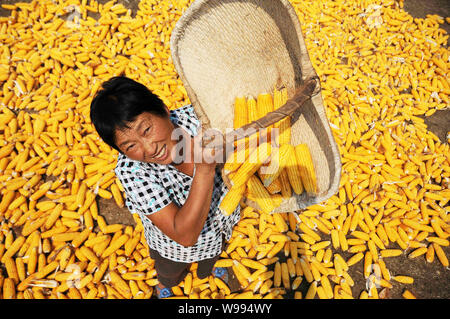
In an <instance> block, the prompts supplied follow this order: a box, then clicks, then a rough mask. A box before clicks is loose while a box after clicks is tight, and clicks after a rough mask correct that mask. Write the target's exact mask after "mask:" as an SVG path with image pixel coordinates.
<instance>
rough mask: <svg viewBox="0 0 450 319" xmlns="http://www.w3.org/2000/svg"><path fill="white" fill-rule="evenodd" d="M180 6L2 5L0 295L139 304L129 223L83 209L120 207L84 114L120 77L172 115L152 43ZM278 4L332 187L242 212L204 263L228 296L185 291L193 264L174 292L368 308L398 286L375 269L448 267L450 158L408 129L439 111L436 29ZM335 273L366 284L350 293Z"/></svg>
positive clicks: (144, 261) (353, 7) (146, 291)
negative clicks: (312, 89) (306, 65)
mask: <svg viewBox="0 0 450 319" xmlns="http://www.w3.org/2000/svg"><path fill="white" fill-rule="evenodd" d="M191 2H192V1H187V0H186V1H179V0H177V1H157V0H143V1H141V3H140V4H139V10H138V12H137V14H136V16H135V17H132V16H131V12H130V11H129V10H127V9H126V8H125V7H124V6H123V5H122V4H116V1H110V2H107V3H105V4H104V5H101V4H98V3H97V2H96V1H93V0H89V1H86V0H68V1H64V0H57V1H55V0H53V1H52V0H42V1H37V0H34V1H31V2H30V3H23V2H21V3H17V4H15V5H2V7H3V8H6V9H9V10H11V14H10V16H8V17H1V18H0V43H1V46H0V86H1V89H0V144H1V145H0V171H1V174H0V193H1V201H0V220H1V225H0V261H1V262H0V295H1V297H2V298H36V299H37V298H150V297H151V296H153V294H154V289H153V287H154V286H155V285H156V284H157V279H156V273H155V270H154V268H153V260H152V259H151V258H150V257H149V255H148V247H147V245H146V243H145V240H144V238H143V232H142V225H141V224H140V223H139V220H138V218H136V215H133V216H134V217H135V220H136V225H137V226H136V227H134V228H133V227H131V226H126V227H125V226H123V225H119V224H113V225H108V224H106V222H105V219H104V218H103V217H102V215H101V212H99V211H98V207H97V202H96V199H97V198H98V197H102V198H111V200H112V198H114V200H115V201H116V203H117V204H118V205H119V206H123V198H122V196H123V195H122V194H121V193H120V191H121V185H120V184H119V183H118V182H117V179H116V178H115V176H114V172H113V167H114V163H115V159H116V156H117V153H116V152H115V151H114V150H112V149H111V148H109V147H108V146H107V145H105V144H104V143H103V142H102V141H101V140H99V138H98V137H97V135H96V133H95V130H94V128H93V126H92V124H91V123H90V120H89V104H90V101H91V99H92V97H93V95H94V94H95V92H96V91H97V90H98V88H99V87H100V85H101V82H102V81H104V80H106V79H108V78H110V77H111V76H114V75H118V74H122V73H123V74H125V75H126V76H128V77H130V78H133V79H135V80H138V81H140V82H142V83H144V84H145V85H147V86H148V87H149V88H150V89H151V90H153V91H154V92H155V93H156V94H158V95H159V96H160V97H161V98H162V99H163V101H164V102H165V103H166V104H167V105H168V106H170V108H177V107H179V106H182V105H184V104H187V103H188V99H187V96H186V92H185V90H184V89H183V86H182V83H181V81H180V80H179V78H178V77H177V74H176V72H175V70H174V67H173V65H172V63H171V58H170V48H169V38H170V32H171V30H172V28H173V26H174V24H175V22H176V21H177V20H178V19H179V18H180V16H181V15H182V13H183V10H184V9H185V8H186V7H187V6H188V5H189V4H190V3H191ZM291 2H292V3H293V5H294V6H295V8H296V10H297V13H298V16H299V19H300V22H301V24H302V28H303V33H304V35H305V40H306V43H307V47H308V52H309V55H310V57H311V60H312V63H313V65H314V67H315V69H316V71H317V73H318V74H319V76H320V77H321V84H322V88H323V90H322V96H323V98H324V102H325V104H326V111H327V116H328V118H329V121H330V124H331V127H332V130H333V133H334V136H335V138H336V141H337V143H338V145H339V148H340V152H341V159H342V163H343V170H342V177H341V185H340V188H339V192H338V194H336V195H335V196H332V197H331V198H330V199H329V200H328V201H326V202H325V203H322V204H320V205H314V206H312V207H309V208H308V209H306V210H304V211H299V212H296V213H289V214H267V213H265V212H260V211H255V210H253V209H252V208H250V207H246V208H244V209H243V212H242V219H241V221H240V222H239V224H238V225H237V226H236V227H235V230H234V232H233V235H232V239H231V240H230V242H229V245H228V246H227V247H226V251H225V252H224V253H223V254H222V259H221V260H220V261H218V263H217V266H220V265H222V266H229V267H232V269H233V270H234V272H235V274H236V276H237V278H238V280H239V282H240V284H241V290H240V291H238V292H231V291H230V289H229V287H228V286H227V285H226V284H225V283H223V282H222V281H221V280H220V279H218V278H213V277H211V276H210V277H208V278H206V279H204V280H200V279H199V278H197V277H196V272H195V271H194V270H195V268H196V266H197V265H196V264H195V263H194V264H193V265H192V267H191V270H192V272H190V273H189V274H188V276H187V277H186V279H185V280H184V281H183V282H182V283H181V284H180V285H179V286H177V287H175V288H174V289H173V291H174V293H175V294H176V295H177V296H178V297H189V298H221V297H224V298H244V297H247V298H282V297H283V296H285V295H286V293H287V292H289V291H293V292H294V297H296V298H301V297H304V298H314V297H316V298H317V297H318V298H352V297H354V298H358V297H359V298H377V297H380V294H381V292H382V291H383V289H384V288H388V287H393V286H394V285H405V286H404V287H406V288H408V289H411V288H409V287H411V286H408V284H410V283H412V282H413V281H414V279H413V278H412V277H409V276H408V274H404V273H395V274H392V273H390V272H389V269H388V268H387V267H386V262H385V260H386V259H388V258H389V257H390V256H397V255H402V254H407V255H408V257H409V258H424V259H425V260H426V261H427V262H436V261H434V260H435V259H438V260H439V262H440V263H442V264H443V265H444V266H445V267H448V259H447V257H446V255H445V253H444V249H445V247H444V246H448V245H449V241H448V237H449V236H450V223H449V218H448V211H449V205H448V201H449V199H450V191H449V189H448V188H449V178H450V152H449V145H448V142H447V143H442V142H441V141H440V140H439V139H438V138H437V137H436V135H435V134H433V133H431V132H430V131H428V130H427V127H426V125H425V124H424V121H423V120H422V119H421V118H420V117H418V116H419V115H425V116H429V115H431V114H432V113H433V112H435V111H436V110H439V109H444V108H447V107H448V105H449V98H448V95H449V93H450V83H449V81H448V78H449V76H448V75H449V74H448V73H449V67H450V63H449V52H448V49H447V48H446V46H445V44H446V42H447V38H448V36H447V35H445V32H444V31H443V30H441V29H439V25H440V24H441V23H444V20H443V18H440V17H438V16H428V17H427V18H425V19H414V18H412V17H411V16H410V15H409V14H407V13H406V12H404V11H403V10H402V9H401V8H402V2H395V1H392V0H384V1H382V0H358V1H351V2H348V1H344V0H340V1H325V0H324V1H315V0H314V1H313V0H310V1H306V0H305V1H295V0H292V1H291ZM91 13H98V14H99V16H100V17H99V19H98V20H95V19H94V18H92V17H91V16H90V14H91ZM448 22H449V21H447V23H448ZM328 238H330V240H327V239H328ZM442 247H444V249H443V248H442ZM347 256H348V257H347ZM350 267H358V268H359V269H361V271H362V272H363V273H364V276H365V277H366V280H367V283H368V284H367V289H365V290H363V291H355V289H352V286H353V284H354V280H353V278H351V277H350V275H349V268H350ZM302 281H303V284H305V282H306V283H307V284H308V288H307V292H306V293H305V294H304V296H302V293H301V292H300V291H298V287H299V286H300V284H302ZM411 290H412V291H414V290H413V289H411ZM404 297H405V298H413V297H414V295H413V294H411V292H410V291H409V290H405V293H404ZM419 297H420V296H419Z"/></svg>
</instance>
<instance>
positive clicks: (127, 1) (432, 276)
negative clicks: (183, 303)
mask: <svg viewBox="0 0 450 319" xmlns="http://www.w3.org/2000/svg"><path fill="white" fill-rule="evenodd" d="M15 2H19V1H17V0H0V3H2V4H3V3H15ZM20 2H30V0H20ZM98 2H99V3H106V2H108V0H98ZM118 2H121V3H122V4H123V5H124V6H125V7H127V8H129V9H131V10H132V11H133V16H134V14H135V12H136V11H137V9H138V3H139V0H123V1H120V0H119V1H118ZM404 9H405V10H406V11H407V12H409V13H410V14H411V15H412V16H413V17H417V18H424V17H425V16H426V15H427V14H438V15H440V16H442V17H449V16H450V1H448V0H427V1H423V0H406V1H405V6H404ZM9 13H10V11H9V10H4V9H2V8H1V7H0V16H5V15H9ZM93 17H94V18H96V17H95V16H93ZM441 28H443V29H445V30H446V31H447V33H449V34H450V25H449V24H443V25H441ZM449 42H450V40H449V41H448V42H447V43H449ZM424 119H425V123H426V124H427V125H428V127H429V130H430V131H432V132H433V133H435V134H436V135H437V136H438V137H439V139H440V140H441V141H442V142H443V143H445V142H446V141H447V138H446V135H447V133H448V132H450V109H447V110H441V111H437V112H436V113H434V114H433V115H432V116H429V117H424ZM98 204H99V212H100V214H101V215H103V216H104V217H105V219H106V221H107V223H121V224H125V225H134V224H135V222H134V220H133V218H132V216H131V214H130V212H129V211H128V210H127V209H126V208H122V209H119V208H118V207H117V205H116V204H115V202H114V201H113V200H104V199H100V200H99V201H98ZM324 237H325V238H324V239H325V240H331V239H329V238H326V236H324ZM444 248H445V249H444V251H445V253H446V255H447V256H450V247H444ZM410 251H411V250H410V249H409V250H407V251H406V252H405V253H404V254H403V255H401V256H399V257H392V258H385V259H384V260H385V263H386V266H387V268H388V269H389V271H390V272H391V275H409V276H412V277H414V284H412V285H403V284H398V283H395V284H394V288H392V289H390V290H389V291H387V294H386V298H394V299H395V298H402V296H401V295H402V292H403V290H404V289H405V288H407V289H409V290H410V291H411V292H412V293H413V294H414V295H415V296H416V297H417V298H422V299H450V271H449V269H445V268H444V267H443V266H442V265H441V264H440V263H439V261H437V260H435V261H434V262H433V263H431V264H429V263H427V262H426V261H425V258H415V259H412V260H410V259H408V258H407V254H409V252H410ZM342 256H343V257H344V259H348V258H349V257H350V256H351V254H349V253H342ZM279 257H280V261H282V260H283V259H284V256H282V255H279ZM362 272H363V261H362V260H361V261H359V262H358V263H357V264H356V265H354V266H352V267H351V268H350V270H349V274H350V276H351V277H352V279H353V280H354V281H355V286H354V287H353V294H354V296H358V295H359V293H360V292H361V291H362V290H364V289H365V285H366V281H365V279H364V275H363V273H362ZM234 285H235V283H234V284H233V286H234ZM308 286H309V284H308V283H307V282H306V280H304V281H303V283H302V284H301V285H300V287H299V290H300V291H302V293H303V295H305V294H306V290H307V288H308ZM231 288H232V290H234V289H233V288H235V287H231ZM285 297H286V298H293V293H291V292H288V293H287V295H286V296H285Z"/></svg>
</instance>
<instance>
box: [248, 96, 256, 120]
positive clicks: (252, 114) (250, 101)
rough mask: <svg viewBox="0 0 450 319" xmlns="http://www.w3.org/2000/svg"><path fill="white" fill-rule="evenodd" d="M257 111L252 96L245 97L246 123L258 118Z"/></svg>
mask: <svg viewBox="0 0 450 319" xmlns="http://www.w3.org/2000/svg"><path fill="white" fill-rule="evenodd" d="M258 118H259V117H258V111H257V107H256V100H255V99H254V98H253V97H251V96H250V97H248V98H247V120H248V123H251V122H254V121H256V120H257V119H258Z"/></svg>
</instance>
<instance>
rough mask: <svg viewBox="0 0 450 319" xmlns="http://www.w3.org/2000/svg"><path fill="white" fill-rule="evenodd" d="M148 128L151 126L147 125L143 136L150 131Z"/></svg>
mask: <svg viewBox="0 0 450 319" xmlns="http://www.w3.org/2000/svg"><path fill="white" fill-rule="evenodd" d="M150 128H151V126H148V127H147V128H146V129H145V130H144V136H145V135H147V133H148V132H150Z"/></svg>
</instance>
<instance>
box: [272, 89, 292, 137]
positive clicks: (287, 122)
mask: <svg viewBox="0 0 450 319" xmlns="http://www.w3.org/2000/svg"><path fill="white" fill-rule="evenodd" d="M278 92H280V93H278ZM287 100H288V98H287V89H286V88H282V89H281V91H277V90H275V92H274V110H277V109H279V108H280V107H282V106H283V105H284V104H285V103H286V102H287ZM274 128H275V129H278V145H280V146H281V145H284V144H290V143H291V117H290V116H287V117H285V118H284V119H282V120H280V121H279V122H277V123H275V125H274Z"/></svg>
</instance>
